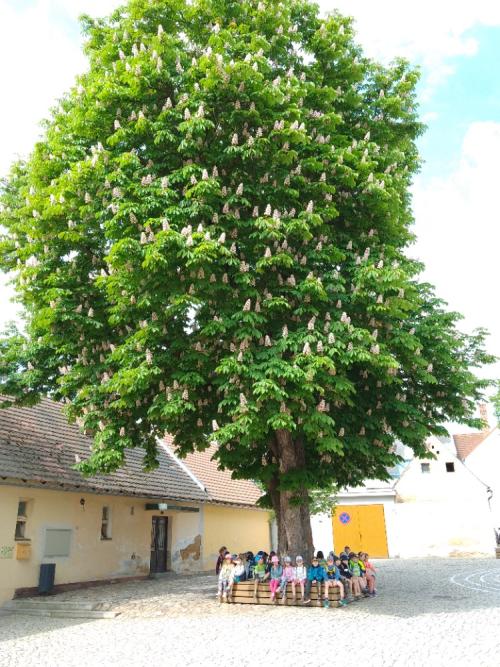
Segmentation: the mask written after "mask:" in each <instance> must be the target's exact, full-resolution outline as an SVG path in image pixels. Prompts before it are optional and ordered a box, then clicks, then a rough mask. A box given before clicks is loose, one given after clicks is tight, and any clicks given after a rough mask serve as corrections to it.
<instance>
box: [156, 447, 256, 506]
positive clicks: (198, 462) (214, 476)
mask: <svg viewBox="0 0 500 667" xmlns="http://www.w3.org/2000/svg"><path fill="white" fill-rule="evenodd" d="M165 441H166V444H167V446H168V447H169V448H171V450H172V451H175V450H174V447H173V445H172V438H171V437H170V436H167V438H166V439H165ZM216 451H217V447H216V445H210V446H209V447H208V448H207V449H205V450H204V451H202V452H194V453H192V454H188V455H187V456H186V457H185V458H183V459H180V460H181V462H182V463H184V464H185V465H186V466H187V468H188V469H189V470H190V471H191V472H192V473H193V474H194V475H195V477H196V478H197V479H198V480H199V481H200V482H201V483H202V484H203V486H204V488H205V490H206V492H207V493H208V495H209V497H210V500H212V501H213V502H216V503H222V504H228V505H241V506H243V507H245V506H254V505H255V504H256V503H257V501H258V500H259V498H260V497H261V496H262V491H261V490H260V489H259V487H258V486H257V484H255V483H254V482H252V481H251V480H247V479H233V478H232V476H231V471H230V470H221V469H220V468H219V465H218V462H217V460H216V459H215V458H214V454H215V453H216Z"/></svg>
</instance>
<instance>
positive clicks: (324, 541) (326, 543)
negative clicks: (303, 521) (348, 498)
mask: <svg viewBox="0 0 500 667" xmlns="http://www.w3.org/2000/svg"><path fill="white" fill-rule="evenodd" d="M311 529H312V536H313V545H314V551H315V552H316V551H320V550H321V551H322V552H323V553H324V554H325V556H326V555H327V554H328V552H329V551H333V532H332V517H331V516H330V515H329V514H315V515H314V516H312V517H311Z"/></svg>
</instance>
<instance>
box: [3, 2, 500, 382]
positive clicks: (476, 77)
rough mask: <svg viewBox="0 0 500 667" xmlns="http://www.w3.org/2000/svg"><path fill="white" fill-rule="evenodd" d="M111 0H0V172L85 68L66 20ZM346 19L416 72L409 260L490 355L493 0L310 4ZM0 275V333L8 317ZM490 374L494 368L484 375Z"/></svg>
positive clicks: (497, 335) (371, 51) (494, 230)
mask: <svg viewBox="0 0 500 667" xmlns="http://www.w3.org/2000/svg"><path fill="white" fill-rule="evenodd" d="M119 4H121V3H120V2H118V1H117V0H0V59H1V60H0V61H1V62H2V63H4V64H5V63H11V66H4V67H2V68H1V70H0V85H1V90H2V91H8V92H9V95H7V96H5V98H4V104H3V105H2V107H1V108H0V146H1V147H2V148H1V151H0V175H1V174H3V173H5V172H6V171H7V169H8V165H9V164H10V162H11V161H12V159H14V157H15V155H16V154H21V155H25V154H26V153H27V152H28V151H29V150H30V148H31V146H32V145H33V142H34V140H35V139H36V136H37V134H38V132H39V129H38V122H39V121H40V120H41V119H42V118H43V117H44V115H45V114H46V113H47V110H48V108H49V106H50V105H51V104H52V103H53V102H54V101H55V99H56V98H57V97H58V96H59V95H61V94H62V92H63V91H64V90H66V89H67V88H68V87H69V86H70V85H71V84H72V81H73V79H74V76H75V74H76V73H78V72H80V71H82V70H83V69H84V68H85V60H84V58H83V55H82V53H81V49H80V36H79V26H78V22H77V17H78V16H79V15H80V14H81V13H83V12H86V13H89V14H99V15H101V14H106V13H108V12H110V11H112V10H113V9H114V8H115V7H116V6H118V5H119ZM320 6H321V9H322V10H323V11H332V10H334V9H339V10H340V11H341V12H342V13H346V14H350V15H352V16H353V17H354V19H355V25H356V28H357V31H358V40H359V41H360V43H361V44H362V45H363V47H364V48H365V51H366V53H368V55H371V56H373V57H376V58H377V59H380V60H382V61H385V62H388V61H390V60H391V59H392V58H393V57H394V56H396V55H403V56H405V57H407V58H408V59H409V60H410V61H411V62H413V63H415V64H418V65H420V66H421V68H422V80H421V83H420V86H419V98H420V111H421V116H422V119H423V120H424V122H426V123H427V125H428V130H427V132H426V134H425V135H424V136H423V137H422V138H421V140H420V149H421V154H422V158H423V160H424V164H423V167H422V171H421V173H420V174H419V176H418V177H417V179H416V181H415V184H414V187H413V196H414V213H415V219H416V222H415V232H416V234H417V236H418V241H417V243H416V245H415V246H414V248H412V249H411V254H412V255H414V256H417V257H418V258H419V259H421V260H422V261H424V262H425V264H426V271H425V277H426V278H427V279H428V280H430V281H431V282H433V283H434V284H435V285H436V288H437V292H438V294H439V295H441V296H442V297H443V298H445V299H446V300H447V301H448V302H449V304H450V307H451V308H453V309H454V310H458V311H460V312H462V313H463V314H464V317H465V319H464V322H463V326H464V328H465V329H466V330H471V329H472V328H474V327H477V326H485V327H486V328H488V329H489V330H490V332H491V337H490V341H489V348H490V350H491V351H492V352H493V353H495V354H497V355H499V356H500V309H499V308H498V305H497V303H498V299H497V286H498V285H499V284H500V268H499V266H500V262H498V261H497V255H498V247H499V241H500V231H499V230H500V214H499V212H498V203H497V199H498V197H497V191H498V189H499V185H498V176H497V173H498V166H497V165H498V155H499V154H500V77H499V76H498V73H497V67H498V63H499V62H500V2H495V0H475V1H474V2H473V3H471V2H467V3H465V2H456V0H438V1H436V0H420V2H419V3H415V2H411V3H410V2H402V1H401V0H378V1H377V2H373V0H320ZM9 296H10V291H9V289H8V288H7V287H6V286H5V279H4V278H3V279H2V278H0V305H1V308H0V325H1V324H3V323H4V322H5V321H7V320H8V319H11V318H12V317H13V316H15V312H16V309H15V307H14V306H13V305H12V304H10V303H9V300H8V299H9ZM492 372H494V374H495V375H496V376H497V377H500V365H497V366H496V368H495V369H494V371H492V370H489V371H488V374H489V375H491V373H492Z"/></svg>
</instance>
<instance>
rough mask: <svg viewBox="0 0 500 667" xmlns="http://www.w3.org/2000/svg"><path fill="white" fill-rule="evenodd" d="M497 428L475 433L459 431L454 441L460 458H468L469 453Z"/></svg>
mask: <svg viewBox="0 0 500 667" xmlns="http://www.w3.org/2000/svg"><path fill="white" fill-rule="evenodd" d="M494 430H495V429H494V428H492V429H488V430H487V431H476V432H475V433H459V434H457V435H454V436H453V442H454V443H455V448H456V450H457V456H458V458H459V459H460V460H461V461H463V460H464V459H466V458H467V457H468V456H469V454H472V452H473V451H474V450H475V449H476V447H477V446H478V445H480V444H481V443H482V442H483V440H486V438H487V437H488V436H489V435H490V433H491V432H492V431H494Z"/></svg>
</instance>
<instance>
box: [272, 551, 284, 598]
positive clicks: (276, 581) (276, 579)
mask: <svg viewBox="0 0 500 667" xmlns="http://www.w3.org/2000/svg"><path fill="white" fill-rule="evenodd" d="M282 576H283V567H282V566H281V565H280V559H279V558H278V556H276V555H275V556H272V558H271V569H270V570H269V590H270V591H271V602H275V600H276V592H277V590H278V588H279V587H280V583H281V578H282Z"/></svg>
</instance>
